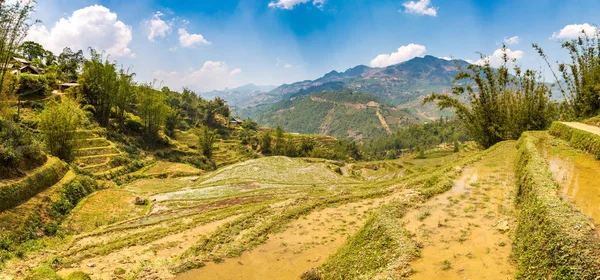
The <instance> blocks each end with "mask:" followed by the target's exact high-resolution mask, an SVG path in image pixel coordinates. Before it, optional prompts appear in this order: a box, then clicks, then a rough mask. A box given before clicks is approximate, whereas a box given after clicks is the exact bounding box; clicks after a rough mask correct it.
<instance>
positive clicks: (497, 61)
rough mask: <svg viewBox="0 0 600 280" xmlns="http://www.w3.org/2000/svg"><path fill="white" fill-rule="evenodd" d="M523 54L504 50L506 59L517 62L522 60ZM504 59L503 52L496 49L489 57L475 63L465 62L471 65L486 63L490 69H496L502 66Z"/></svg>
mask: <svg viewBox="0 0 600 280" xmlns="http://www.w3.org/2000/svg"><path fill="white" fill-rule="evenodd" d="M524 54H525V53H524V52H523V51H520V50H516V51H512V50H511V49H509V48H507V49H506V57H507V58H508V59H509V60H517V59H521V58H523V55H524ZM503 57H504V51H503V50H502V49H497V50H496V51H494V53H493V54H492V55H491V56H488V57H484V58H481V59H479V60H477V61H472V60H467V62H469V63H471V64H478V65H483V64H485V63H486V62H489V63H490V65H491V66H492V67H498V66H500V65H502V63H503Z"/></svg>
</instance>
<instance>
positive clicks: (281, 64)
mask: <svg viewBox="0 0 600 280" xmlns="http://www.w3.org/2000/svg"><path fill="white" fill-rule="evenodd" d="M275 66H277V67H283V68H285V69H290V68H293V67H294V65H292V64H290V63H287V62H286V61H285V60H282V59H280V58H279V57H278V58H277V63H276V64H275Z"/></svg>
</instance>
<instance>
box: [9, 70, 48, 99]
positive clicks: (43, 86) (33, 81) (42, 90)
mask: <svg viewBox="0 0 600 280" xmlns="http://www.w3.org/2000/svg"><path fill="white" fill-rule="evenodd" d="M51 92H52V88H51V87H50V81H48V79H47V78H46V76H44V75H31V74H26V73H23V74H21V75H19V85H18V89H17V94H19V95H23V96H26V95H30V94H39V95H44V96H48V95H50V93H51Z"/></svg>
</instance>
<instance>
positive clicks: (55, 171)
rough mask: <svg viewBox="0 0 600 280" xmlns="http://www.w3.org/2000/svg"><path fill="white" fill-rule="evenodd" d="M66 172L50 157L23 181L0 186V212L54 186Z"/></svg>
mask: <svg viewBox="0 0 600 280" xmlns="http://www.w3.org/2000/svg"><path fill="white" fill-rule="evenodd" d="M67 171H68V166H67V165H66V164H65V163H64V162H62V161H61V160H60V159H58V158H55V157H50V158H49V159H48V161H47V162H46V164H44V165H43V166H41V167H38V168H36V169H35V170H34V171H32V172H30V173H29V174H28V175H27V177H25V178H24V179H22V180H20V181H17V182H14V183H10V184H8V185H0V211H4V210H7V209H10V208H12V207H15V206H17V205H19V204H21V203H23V202H25V201H27V200H28V199H30V198H32V197H34V196H35V195H37V194H38V193H40V192H42V191H43V190H45V189H47V188H49V187H50V186H52V185H54V184H55V183H57V182H58V181H60V179H61V178H62V177H63V176H64V174H65V173H66V172H67Z"/></svg>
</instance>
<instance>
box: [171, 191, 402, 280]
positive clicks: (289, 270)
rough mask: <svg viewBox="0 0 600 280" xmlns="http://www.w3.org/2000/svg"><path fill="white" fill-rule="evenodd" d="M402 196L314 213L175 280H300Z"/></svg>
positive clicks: (399, 194) (351, 204)
mask: <svg viewBox="0 0 600 280" xmlns="http://www.w3.org/2000/svg"><path fill="white" fill-rule="evenodd" d="M403 195H405V194H404V193H398V194H396V195H393V196H390V197H386V198H382V199H375V200H367V201H362V202H357V203H350V204H345V205H342V206H339V207H336V208H326V209H323V210H319V211H315V212H313V213H311V214H309V215H307V216H305V217H301V218H300V219H298V220H296V221H294V222H293V223H291V224H290V226H289V227H288V228H287V229H286V230H285V231H284V232H281V233H277V234H274V235H273V236H271V237H270V238H269V240H268V241H267V242H266V243H265V244H262V245H260V246H258V247H256V248H254V249H253V250H251V251H249V252H244V253H243V254H242V255H241V256H240V257H238V258H233V259H226V260H225V261H224V262H223V263H218V264H215V263H207V264H206V266H205V267H203V268H200V269H196V270H191V271H188V272H186V273H183V274H180V275H178V276H177V277H176V278H175V279H178V280H187V279H190V280H191V279H244V280H252V279H257V280H258V279H261V280H262V279H300V276H301V275H302V273H303V272H305V271H306V270H308V269H310V268H312V267H317V266H319V265H321V264H323V263H324V262H325V261H326V260H327V258H329V256H330V255H331V254H333V253H335V252H336V250H337V249H338V248H339V247H340V246H342V245H343V244H344V242H345V241H346V240H347V239H348V237H349V236H351V235H352V234H354V233H355V232H356V231H357V230H358V229H359V228H360V226H361V225H362V224H363V223H364V221H365V218H366V217H367V216H368V215H367V214H366V213H367V211H369V210H371V209H375V208H376V207H379V206H381V205H382V204H384V203H387V202H389V201H390V200H391V199H393V198H396V197H400V196H403Z"/></svg>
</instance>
